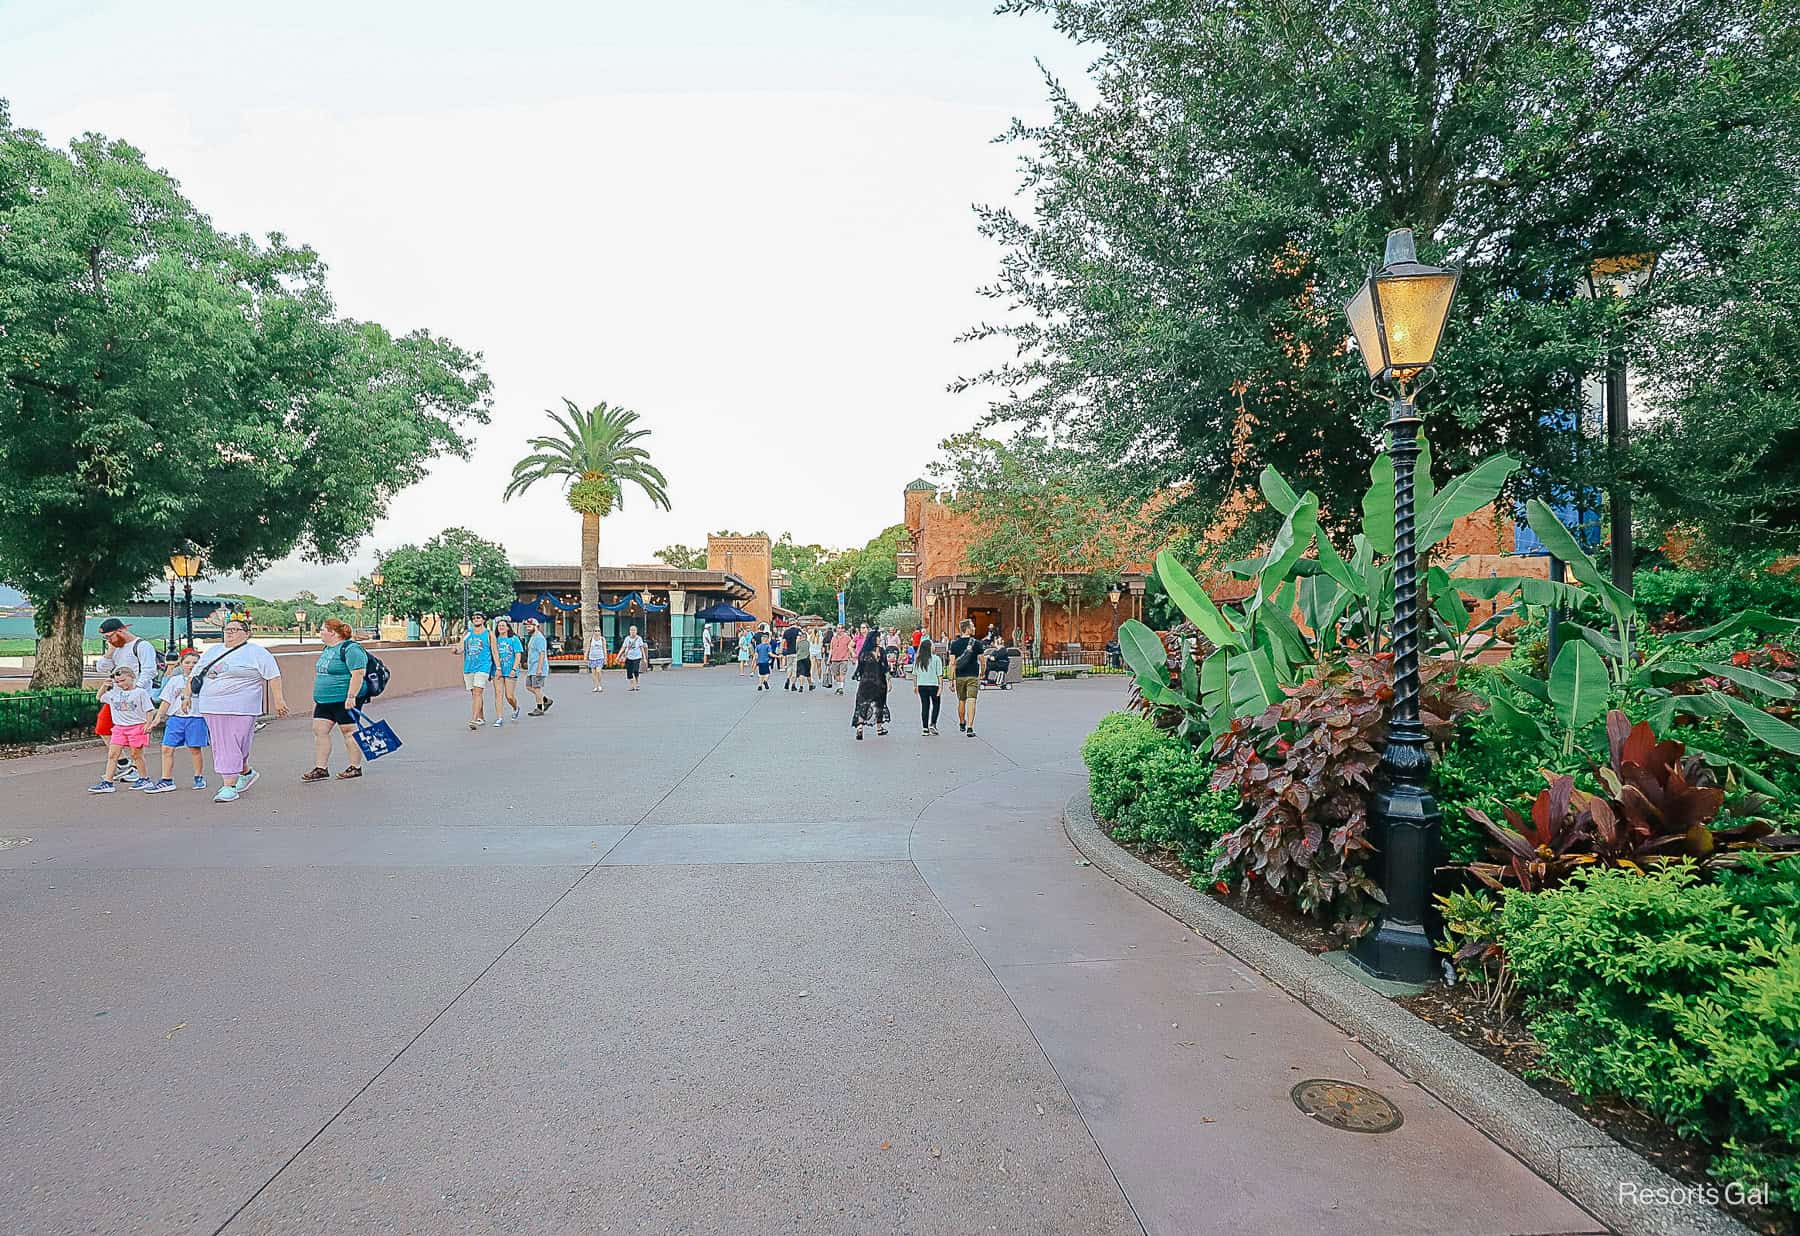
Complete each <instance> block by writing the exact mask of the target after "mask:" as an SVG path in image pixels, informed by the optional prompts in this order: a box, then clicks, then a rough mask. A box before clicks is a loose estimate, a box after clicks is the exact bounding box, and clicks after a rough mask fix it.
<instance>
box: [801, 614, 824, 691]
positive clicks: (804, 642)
mask: <svg viewBox="0 0 1800 1236" xmlns="http://www.w3.org/2000/svg"><path fill="white" fill-rule="evenodd" d="M799 647H800V681H801V682H804V683H805V684H806V689H807V690H808V691H812V690H815V689H816V688H815V686H814V684H813V666H815V665H817V664H818V663H819V661H820V659H821V651H822V650H821V649H820V648H819V631H818V628H817V627H815V628H813V629H812V630H811V631H808V632H807V633H806V634H804V635H802V636H801V637H800V645H799Z"/></svg>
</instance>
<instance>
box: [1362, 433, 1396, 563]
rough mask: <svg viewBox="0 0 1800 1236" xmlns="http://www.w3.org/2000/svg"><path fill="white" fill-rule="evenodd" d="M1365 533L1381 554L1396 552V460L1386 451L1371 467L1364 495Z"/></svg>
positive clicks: (1363, 532)
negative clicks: (1367, 486)
mask: <svg viewBox="0 0 1800 1236" xmlns="http://www.w3.org/2000/svg"><path fill="white" fill-rule="evenodd" d="M1362 517H1363V520H1362V534H1363V536H1364V537H1366V538H1368V542H1369V544H1370V545H1371V546H1372V547H1373V548H1374V550H1375V552H1376V553H1378V554H1391V553H1393V552H1394V461H1393V458H1392V457H1391V456H1390V455H1389V454H1388V453H1387V452H1386V451H1383V452H1381V454H1379V455H1377V456H1375V462H1374V463H1372V464H1370V465H1369V488H1368V489H1367V490H1365V491H1364V493H1363V500H1362Z"/></svg>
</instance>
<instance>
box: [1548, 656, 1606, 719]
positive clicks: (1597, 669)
mask: <svg viewBox="0 0 1800 1236" xmlns="http://www.w3.org/2000/svg"><path fill="white" fill-rule="evenodd" d="M1607 686H1608V679H1607V676H1606V664H1605V663H1604V662H1603V661H1601V660H1600V654H1599V653H1597V652H1595V651H1594V650H1593V648H1592V647H1590V646H1589V645H1587V644H1584V643H1580V642H1578V641H1576V642H1571V643H1567V644H1564V645H1563V647H1562V651H1561V652H1559V653H1557V654H1556V664H1555V665H1553V666H1551V667H1550V706H1551V707H1552V708H1554V709H1556V715H1557V718H1558V719H1559V720H1560V721H1561V722H1562V723H1563V728H1564V729H1565V730H1570V731H1575V730H1584V729H1586V728H1587V727H1588V726H1590V725H1592V724H1593V723H1594V722H1596V721H1598V720H1599V719H1600V718H1601V717H1602V716H1604V715H1605V713H1606V702H1607Z"/></svg>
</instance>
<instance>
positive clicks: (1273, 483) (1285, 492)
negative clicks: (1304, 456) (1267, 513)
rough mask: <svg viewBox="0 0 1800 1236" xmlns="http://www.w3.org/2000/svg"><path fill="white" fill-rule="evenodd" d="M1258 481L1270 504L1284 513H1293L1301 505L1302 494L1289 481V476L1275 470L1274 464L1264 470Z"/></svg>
mask: <svg viewBox="0 0 1800 1236" xmlns="http://www.w3.org/2000/svg"><path fill="white" fill-rule="evenodd" d="M1257 482H1258V483H1259V484H1260V485H1261V486H1262V492H1263V497H1264V498H1266V499H1268V503H1269V505H1270V506H1272V507H1274V508H1275V509H1276V510H1277V511H1280V512H1281V513H1282V514H1283V515H1288V514H1291V513H1292V512H1293V509H1294V508H1295V507H1297V506H1299V505H1300V495H1299V494H1297V493H1295V492H1294V487H1293V486H1292V485H1289V484H1288V483H1287V478H1285V477H1284V476H1282V475H1281V473H1279V472H1277V471H1275V467H1274V465H1273V464H1271V465H1270V466H1269V467H1267V468H1264V469H1263V470H1262V475H1261V476H1260V477H1258V478H1257Z"/></svg>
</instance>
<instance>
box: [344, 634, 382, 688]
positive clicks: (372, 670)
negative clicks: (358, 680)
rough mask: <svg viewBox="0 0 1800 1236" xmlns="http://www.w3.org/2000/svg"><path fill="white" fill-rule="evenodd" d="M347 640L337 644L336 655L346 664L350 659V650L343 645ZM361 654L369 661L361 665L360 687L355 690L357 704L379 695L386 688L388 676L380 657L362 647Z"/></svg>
mask: <svg viewBox="0 0 1800 1236" xmlns="http://www.w3.org/2000/svg"><path fill="white" fill-rule="evenodd" d="M349 642H350V641H349V640H344V641H343V642H342V643H340V644H339V645H338V655H339V656H341V657H343V658H344V662H345V664H348V663H349V661H350V652H349V650H348V649H346V648H345V647H344V645H345V644H348V643H349ZM363 656H365V657H367V658H369V663H368V664H367V665H365V666H363V680H362V687H361V688H360V689H359V690H358V691H357V692H356V702H357V703H358V704H366V703H368V702H369V701H370V700H372V699H374V698H375V697H376V696H377V695H380V694H381V693H382V692H383V691H385V690H387V685H388V677H389V674H388V667H387V665H386V664H385V663H383V661H382V660H381V658H380V657H378V656H376V655H375V654H374V653H372V652H370V651H369V650H368V649H367V648H364V649H363Z"/></svg>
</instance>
